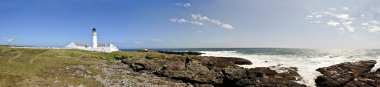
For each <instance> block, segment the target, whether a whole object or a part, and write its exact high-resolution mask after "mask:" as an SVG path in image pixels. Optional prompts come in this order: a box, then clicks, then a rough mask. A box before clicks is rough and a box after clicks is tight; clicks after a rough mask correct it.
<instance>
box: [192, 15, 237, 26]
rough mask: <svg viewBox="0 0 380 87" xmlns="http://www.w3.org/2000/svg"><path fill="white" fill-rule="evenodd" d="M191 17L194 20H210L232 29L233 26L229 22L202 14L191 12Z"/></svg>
mask: <svg viewBox="0 0 380 87" xmlns="http://www.w3.org/2000/svg"><path fill="white" fill-rule="evenodd" d="M191 17H192V18H193V19H194V20H199V21H207V22H210V23H212V24H216V25H219V26H221V27H222V28H224V29H234V27H233V26H232V25H231V24H227V23H224V22H222V21H220V20H216V19H211V18H209V17H207V16H203V15H201V14H191Z"/></svg>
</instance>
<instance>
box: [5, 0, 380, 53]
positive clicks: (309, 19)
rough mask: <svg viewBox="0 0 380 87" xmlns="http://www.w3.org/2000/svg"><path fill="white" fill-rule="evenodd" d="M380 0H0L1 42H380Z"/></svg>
mask: <svg viewBox="0 0 380 87" xmlns="http://www.w3.org/2000/svg"><path fill="white" fill-rule="evenodd" d="M378 4H380V1H378V0H0V13H1V14H0V44H9V43H11V44H14V45H22V46H43V47H51V46H55V47H64V46H65V45H67V44H69V43H70V42H77V43H85V44H90V43H91V29H92V28H94V27H95V28H96V29H97V32H98V43H113V44H115V45H116V46H118V47H119V48H124V49H125V48H263V47H271V48H348V49H368V48H370V49H379V48H380V33H379V32H380V18H379V17H380V6H379V5H378Z"/></svg>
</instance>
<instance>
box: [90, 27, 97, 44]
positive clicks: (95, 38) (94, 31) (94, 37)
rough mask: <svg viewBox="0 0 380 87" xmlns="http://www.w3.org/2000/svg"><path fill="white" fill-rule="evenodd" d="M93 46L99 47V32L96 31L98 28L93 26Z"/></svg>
mask: <svg viewBox="0 0 380 87" xmlns="http://www.w3.org/2000/svg"><path fill="white" fill-rule="evenodd" d="M91 35H92V48H97V47H98V37H97V36H96V35H97V33H96V29H95V28H93V29H92V33H91Z"/></svg>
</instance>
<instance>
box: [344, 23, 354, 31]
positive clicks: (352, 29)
mask: <svg viewBox="0 0 380 87" xmlns="http://www.w3.org/2000/svg"><path fill="white" fill-rule="evenodd" d="M346 28H347V30H348V31H349V32H355V27H352V26H351V25H348V26H346Z"/></svg>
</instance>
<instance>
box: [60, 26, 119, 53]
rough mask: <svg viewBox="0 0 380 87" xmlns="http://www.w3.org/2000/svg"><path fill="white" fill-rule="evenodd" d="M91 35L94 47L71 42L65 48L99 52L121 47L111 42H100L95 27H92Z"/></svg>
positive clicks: (115, 49) (116, 49)
mask: <svg viewBox="0 0 380 87" xmlns="http://www.w3.org/2000/svg"><path fill="white" fill-rule="evenodd" d="M91 36H92V47H91V46H88V45H87V44H80V43H74V42H71V43H70V44H69V45H67V46H66V47H65V48H67V49H80V50H88V51H98V52H107V53H111V52H114V51H119V49H118V48H117V47H116V45H114V44H111V43H108V44H98V36H97V33H96V29H95V28H92V32H91Z"/></svg>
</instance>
